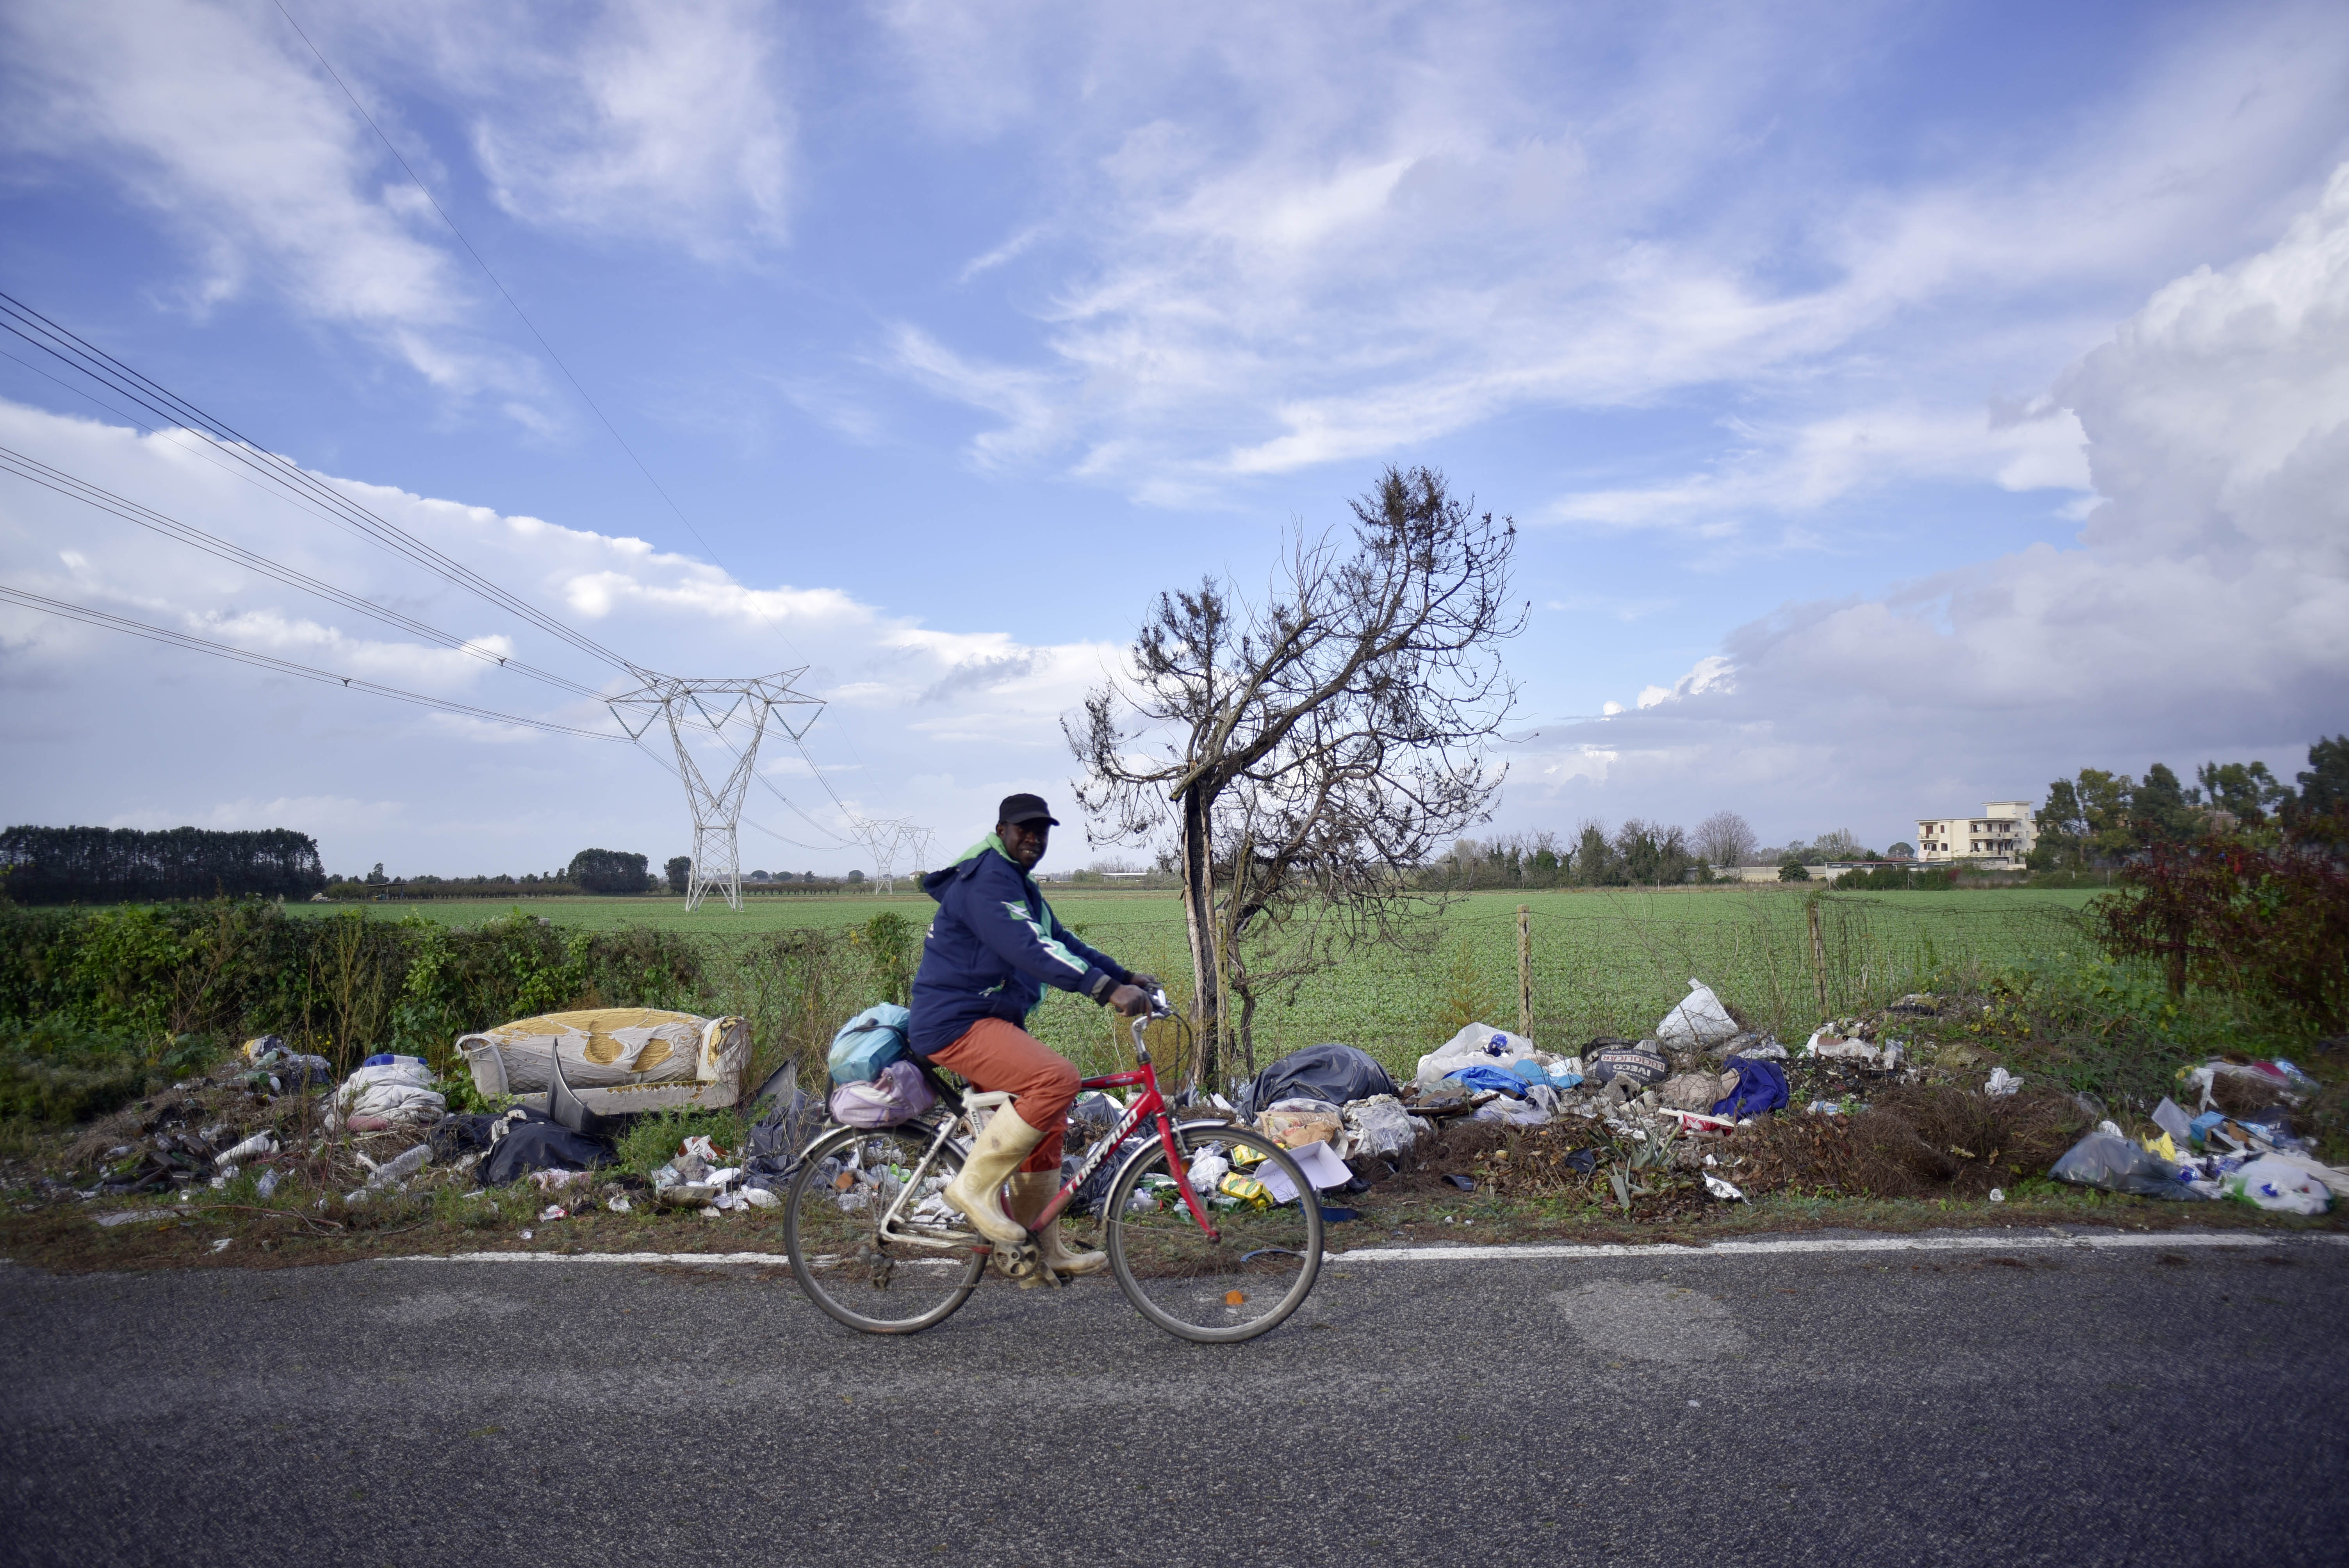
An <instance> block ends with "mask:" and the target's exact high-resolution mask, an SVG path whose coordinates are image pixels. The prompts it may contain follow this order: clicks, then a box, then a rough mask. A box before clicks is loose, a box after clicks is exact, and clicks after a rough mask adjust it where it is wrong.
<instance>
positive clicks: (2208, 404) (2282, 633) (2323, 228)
mask: <svg viewBox="0 0 2349 1568" xmlns="http://www.w3.org/2000/svg"><path fill="white" fill-rule="evenodd" d="M2054 401H2055V402H2056V403H2057V404H2059V405H2060V406H2062V407H2064V408H2067V409H2069V410H2070V411H2071V413H2072V414H2073V415H2074V416H2075V418H2077V420H2078V422H2079V427H2080V428H2081V430H2082V431H2083V432H2084V434H2085V438H2086V450H2087V459H2088V464H2089V468H2090V470H2091V472H2092V474H2093V476H2094V478H2095V484H2096V487H2097V489H2098V490H2099V491H2100V492H2101V495H2102V496H2103V498H2104V499H2103V501H2102V504H2100V505H2099V506H2098V507H2097V508H2096V509H2095V511H2093V512H2092V513H2090V514H2089V516H2088V519H2087V523H2086V527H2085V531H2084V532H2083V534H2082V537H2081V542H2080V545H2079V547H2078V548H2075V549H2057V548H2054V547H2053V546H2048V545H2037V546H2033V547H2032V548H2031V549H2028V550H2025V551H2023V552H2019V553H2016V554H2013V555H2008V556H2003V557H2001V558H1998V559H1996V560H1993V561H1989V562H1982V563H1981V564H1980V565H1977V566H1972V567H1968V568H1965V569H1962V570H1958V571H1952V572H1949V573H1941V574H1939V575H1937V576H1933V577H1930V578H1927V579H1924V580H1922V581H1920V582H1917V583H1911V584H1909V585H1907V586H1906V587H1904V588H1903V589H1901V590H1900V591H1899V592H1898V593H1892V594H1889V595H1887V596H1884V597H1881V598H1877V599H1868V600H1857V601H1849V602H1843V603H1816V604H1798V605H1792V606H1789V607H1787V608H1786V609H1785V611H1783V612H1781V613H1780V614H1776V615H1775V616H1773V617H1771V618H1769V619H1768V620H1766V621H1761V622H1756V623H1754V624H1750V625H1747V626H1744V627H1742V628H1740V629H1739V630H1737V631H1736V632H1734V633H1733V634H1731V636H1730V637H1729V638H1728V639H1727V640H1726V644H1725V646H1724V650H1723V655H1720V656H1719V657H1717V658H1715V659H1712V660H1708V661H1707V662H1706V664H1705V665H1700V666H1699V668H1698V670H1696V671H1692V672H1691V675H1690V676H1688V677H1684V678H1683V680H1682V682H1681V683H1679V685H1678V686H1676V687H1675V688H1674V689H1673V690H1671V692H1670V693H1669V694H1663V695H1657V693H1659V692H1660V691H1661V688H1651V693H1650V694H1646V695H1643V696H1642V697H1641V699H1640V711H1638V712H1636V713H1630V714H1625V713H1622V712H1621V711H1620V710H1619V709H1615V710H1612V712H1611V717H1609V718H1607V719H1604V720H1602V721H1599V723H1597V724H1592V725H1587V726H1581V727H1568V728H1566V729H1563V730H1560V731H1557V732H1555V733H1556V734H1557V735H1558V736H1559V737H1560V738H1561V739H1562V741H1563V742H1564V743H1565V744H1566V745H1568V747H1572V746H1574V745H1576V744H1580V745H1585V746H1588V745H1592V744H1600V743H1604V744H1607V745H1609V746H1611V747H1612V748H1614V749H1615V750H1616V751H1617V752H1618V754H1619V758H1620V761H1619V766H1618V768H1617V769H1616V770H1615V771H1614V773H1613V774H1612V775H1611V776H1610V777H1609V779H1608V782H1607V789H1608V791H1609V794H1610V795H1611V797H1612V798H1614V799H1619V800H1623V801H1627V802H1632V801H1637V800H1639V799H1640V798H1641V796H1642V792H1646V796H1647V799H1649V801H1650V802H1651V809H1652V802H1653V801H1654V799H1656V797H1657V796H1658V795H1662V796H1664V797H1666V798H1668V799H1671V800H1672V801H1673V802H1674V804H1675V806H1676V808H1677V809H1680V810H1685V811H1687V812H1690V813H1693V814H1700V815H1701V814H1702V811H1703V810H1710V809H1711V806H1709V805H1708V804H1706V802H1708V801H1712V802H1713V803H1716V804H1717V803H1723V801H1724V800H1728V799H1745V800H1746V801H1747V802H1748V803H1749V806H1750V805H1751V803H1752V802H1753V801H1754V800H1756V799H1760V800H1764V801H1767V802H1769V803H1770V806H1771V810H1769V811H1767V812H1764V811H1762V810H1755V815H1756V816H1757V818H1759V819H1763V820H1775V821H1777V822H1779V823H1780V826H1779V827H1775V828H1770V827H1765V828H1764V836H1765V837H1768V836H1775V835H1778V834H1781V833H1784V832H1789V831H1794V832H1800V831H1808V830H1817V829H1818V828H1819V827H1821V826H1823V825H1825V821H1826V816H1825V815H1822V813H1826V815H1836V816H1837V818H1838V820H1840V817H1841V815H1842V814H1843V812H1844V811H1845V809H1846V808H1845V806H1844V805H1842V804H1836V803H1837V802H1846V803H1848V802H1853V801H1860V802H1868V803H1872V808H1873V810H1875V812H1876V819H1877V820H1878V827H1877V828H1876V829H1874V830H1868V831H1873V832H1875V833H1876V834H1877V835H1878V837H1884V836H1887V835H1889V834H1890V833H1891V830H1892V828H1893V827H1895V826H1898V825H1899V821H1900V818H1901V814H1902V813H1903V812H1905V811H1908V810H1912V809H1916V810H1938V809H1940V808H1938V807H1930V806H1915V805H1914V804H1913V803H1914V802H1917V801H1920V800H1929V799H1940V800H1944V801H1946V800H1963V799H1999V798H2004V797H2009V796H2013V795H2017V794H2023V795H2035V793H2036V792H2037V791H2039V790H2040V789H2043V788H2044V783H2045V781H2046V779H2050V778H2053V777H2055V776H2057V775H2060V774H2068V773H2070V772H2073V771H2075V770H2076V769H2079V768H2082V767H2110V768H2118V769H2127V770H2129V771H2141V770H2142V769H2144V768H2145V767H2146V766H2147V764H2149V763H2150V762H2152V761H2154V760H2157V759H2166V760H2168V761H2169V762H2170V763H2171V764H2172V765H2173V766H2178V767H2181V768H2182V767H2185V766H2188V765H2190V764H2192V763H2195V762H2199V761H2200V760H2202V759H2204V758H2206V757H2213V756H2234V757H2242V756H2249V755H2263V756H2265V758H2267V760H2269V761H2270V762H2271V765H2277V766H2279V767H2280V769H2282V770H2284V771H2287V772H2289V771H2290V769H2292V768H2293V767H2296V766H2297V765H2298V761H2299V758H2300V755H2301V748H2303V747H2305V746H2306V745H2307V744H2308V742H2310V741H2311V740H2313V739H2315V738H2317V737H2318V736H2320V735H2323V734H2327V733H2331V732H2333V731H2335V730H2338V729H2340V728H2342V727H2344V717H2349V716H2344V709H2343V707H2342V700H2341V694H2342V692H2343V691H2344V690H2349V165H2344V166H2343V167H2342V169H2341V170H2339V171H2338V172H2336V173H2335V175H2334V176H2333V180H2332V181H2331V183H2330V185H2329V187H2328V188H2327V190H2326V191H2325V193H2324V195H2323V198H2322V200H2321V201H2319V202H2318V203H2317V204H2316V205H2315V206H2314V207H2313V209H2312V210H2310V211H2307V212H2305V213H2303V214H2302V215H2301V216H2300V217H2299V218H2298V219H2296V220H2295V221H2293V222H2292V223H2291V225H2290V226H2289V229H2288V230H2287V232H2285V233H2284V235H2283V237H2282V239H2281V240H2279V241H2278V242H2276V243H2275V244H2274V245H2272V246H2271V247H2270V248H2269V249H2267V250H2266V251H2264V252H2261V253H2259V254H2256V255H2254V256H2251V258H2249V259H2247V260H2245V261H2243V262H2241V263H2239V264H2236V265H2233V266H2230V267H2227V268H2224V269H2222V270H2213V269H2209V268H2201V269H2198V270H2197V271H2195V272H2194V273H2190V274H2189V275H2187V276H2185V277H2182V278H2180V279H2178V281H2177V282H2175V283H2173V284H2169V285H2168V286H2167V287H2165V288H2163V289H2162V290H2160V291H2159V292H2158V294H2155V295H2154V296H2153V298H2152V299H2151V300H2150V301H2149V302H2148V303H2147V304H2146V306H2145V308H2144V309H2143V310H2141V311H2140V312H2139V313H2138V314H2137V315H2136V316H2135V317H2133V318H2132V319H2131V320H2129V321H2128V322H2127V323H2126V324H2124V325H2122V326H2121V327H2120V328H2119V329H2118V330H2117V331H2116V332H2115V333H2114V334H2113V335H2112V336H2111V338H2110V339H2109V341H2107V342H2106V343H2105V344H2104V345H2102V346H2099V347H2097V348H2096V349H2095V350H2094V351H2093V352H2091V353H2090V354H2088V355H2086V356H2085V357H2084V358H2082V359H2081V360H2080V361H2079V362H2078V364H2077V365H2075V366H2074V367H2073V368H2072V369H2071V370H2070V371H2069V372H2067V373H2066V374H2065V375H2064V377H2061V379H2060V380H2059V381H2058V382H2057V384H2056V386H2055V388H2054ZM1651 696H1654V700H1652V701H1651V700H1650V697H1651ZM1521 804H1523V805H1525V806H1528V807H1530V806H1531V805H1532V804H1533V802H1532V801H1531V800H1527V801H1525V802H1522V803H1521ZM1625 809H1627V810H1637V809H1638V807H1637V806H1636V805H1627V806H1626V807H1625ZM1863 836H1867V835H1866V833H1863ZM1894 836H1897V835H1894Z"/></svg>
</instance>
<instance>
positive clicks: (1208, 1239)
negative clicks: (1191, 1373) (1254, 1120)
mask: <svg viewBox="0 0 2349 1568" xmlns="http://www.w3.org/2000/svg"><path fill="white" fill-rule="evenodd" d="M1174 1138H1175V1146H1176V1148H1177V1149H1178V1150H1181V1153H1182V1158H1183V1168H1182V1169H1180V1170H1175V1171H1169V1170H1168V1169H1167V1163H1166V1146H1165V1145H1164V1143H1163V1142H1162V1143H1157V1144H1154V1145H1153V1146H1152V1148H1151V1149H1150V1150H1149V1152H1148V1153H1147V1154H1145V1155H1143V1157H1142V1158H1141V1159H1139V1160H1136V1161H1134V1162H1133V1165H1131V1166H1129V1167H1128V1168H1127V1169H1126V1170H1125V1171H1123V1172H1122V1173H1121V1174H1120V1175H1119V1177H1118V1179H1117V1181H1116V1182H1115V1183H1114V1184H1113V1185H1112V1187H1111V1188H1110V1191H1109V1196H1108V1198H1107V1199H1106V1200H1105V1201H1104V1202H1103V1208H1104V1210H1105V1212H1104V1214H1103V1217H1102V1230H1103V1231H1104V1232H1105V1233H1107V1239H1108V1252H1109V1266H1110V1268H1111V1270H1112V1272H1113V1273H1114V1274H1116V1276H1117V1283H1118V1286H1119V1288H1120V1289H1122V1290H1123V1291H1124V1292H1125V1295H1126V1298H1127V1299H1128V1300H1129V1301H1131V1302H1133V1305H1134V1308H1135V1310H1136V1311H1138V1312H1140V1313H1141V1314H1142V1315H1143V1316H1144V1317H1146V1318H1148V1319H1149V1320H1150V1321H1151V1322H1153V1323H1154V1324H1156V1325H1157V1326H1159V1327H1161V1328H1163V1329H1164V1330H1166V1332H1167V1333H1169V1334H1173V1335H1176V1336H1180V1337H1182V1338H1184V1339H1191V1340H1196V1341H1199V1342H1200V1343H1202V1344H1209V1345H1226V1344H1230V1343H1232V1342H1234V1341H1237V1340H1241V1339H1253V1338H1255V1337H1256V1336H1257V1335H1259V1334H1262V1333H1264V1332H1265V1331H1266V1330H1267V1329H1268V1328H1271V1327H1274V1326H1277V1325H1278V1324H1279V1323H1280V1322H1281V1320H1282V1319H1284V1318H1286V1317H1287V1316H1288V1315H1289V1314H1290V1313H1292V1312H1295V1311H1296V1310H1297V1309H1298V1307H1299V1306H1300V1305H1303V1304H1304V1301H1305V1298H1306V1296H1307V1295H1309V1294H1311V1292H1312V1289H1313V1282H1314V1280H1315V1279H1316V1278H1318V1277H1319V1274H1320V1272H1321V1202H1320V1196H1319V1194H1318V1193H1316V1192H1315V1191H1313V1185H1312V1183H1311V1182H1309V1181H1307V1180H1306V1179H1305V1173H1304V1172H1303V1171H1299V1169H1298V1168H1297V1162H1296V1161H1293V1160H1291V1159H1290V1158H1289V1157H1288V1150H1285V1149H1283V1148H1281V1147H1280V1146H1279V1145H1278V1144H1277V1143H1275V1142H1273V1140H1271V1139H1269V1138H1267V1137H1266V1136H1264V1135H1263V1134H1262V1133H1260V1132H1250V1131H1248V1130H1246V1129H1245V1128H1237V1127H1226V1126H1222V1125H1219V1124H1212V1123H1210V1124H1202V1125H1195V1126H1192V1127H1187V1128H1177V1129H1176V1130H1175V1133H1174ZM1205 1156H1220V1157H1221V1158H1222V1159H1223V1160H1224V1161H1226V1162H1227V1163H1228V1164H1229V1166H1230V1167H1231V1169H1232V1171H1235V1172H1237V1174H1239V1175H1241V1176H1243V1177H1246V1178H1247V1179H1248V1180H1249V1181H1252V1182H1254V1183H1255V1184H1256V1185H1257V1187H1260V1188H1263V1189H1269V1191H1254V1192H1250V1191H1248V1189H1247V1186H1246V1185H1245V1184H1241V1183H1235V1184H1234V1185H1237V1186H1240V1187H1241V1191H1242V1192H1243V1193H1245V1194H1247V1195H1244V1196H1238V1197H1235V1196H1234V1195H1232V1194H1231V1193H1230V1192H1228V1191H1217V1190H1216V1188H1215V1186H1214V1184H1212V1183H1209V1184H1207V1185H1208V1191H1206V1192H1203V1193H1202V1194H1201V1200H1200V1201H1201V1203H1202V1206H1204V1207H1206V1210H1207V1218H1208V1219H1209V1220H1210V1221H1211V1222H1214V1224H1215V1227H1216V1234H1215V1235H1213V1236H1210V1235H1208V1234H1207V1233H1206V1232H1205V1231H1203V1230H1201V1229H1200V1228H1199V1222H1197V1221H1196V1220H1195V1219H1193V1218H1192V1216H1191V1207H1190V1205H1189V1204H1188V1203H1186V1202H1184V1201H1183V1194H1182V1192H1181V1191H1179V1190H1177V1189H1176V1188H1175V1186H1174V1182H1176V1181H1184V1180H1185V1179H1186V1178H1187V1177H1188V1175H1189V1172H1190V1171H1191V1170H1192V1169H1193V1168H1194V1167H1195V1166H1196V1165H1197V1164H1198V1162H1199V1161H1200V1160H1201V1159H1202V1157H1205ZM1209 1169H1212V1166H1211V1167H1209ZM1202 1174H1203V1176H1204V1175H1205V1171H1203V1172H1202ZM1277 1191H1287V1192H1288V1193H1289V1194H1290V1196H1289V1198H1288V1201H1287V1202H1279V1201H1276V1200H1275V1199H1274V1197H1273V1196H1272V1193H1273V1192H1277Z"/></svg>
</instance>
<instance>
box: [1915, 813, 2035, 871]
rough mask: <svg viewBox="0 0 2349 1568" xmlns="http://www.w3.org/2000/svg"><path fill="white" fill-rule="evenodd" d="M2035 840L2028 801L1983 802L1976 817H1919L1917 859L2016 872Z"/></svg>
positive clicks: (2033, 823)
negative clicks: (1964, 863)
mask: <svg viewBox="0 0 2349 1568" xmlns="http://www.w3.org/2000/svg"><path fill="white" fill-rule="evenodd" d="M2038 839H2039V826H2038V823H2037V822H2036V821H2035V820H2033V816H2032V808H2031V802H2030V801H2028V800H1986V801H1984V802H1983V803H1982V814H1981V815H1980V816H1976V817H1920V818H1919V819H1918V820H1917V859H1918V861H1919V862H1920V864H1921V863H1924V862H1928V861H1972V862H1973V863H1974V864H1976V865H1979V866H1982V867H1983V868H1984V869H1985V870H1991V871H2019V870H2021V869H2022V866H2023V856H2025V855H2027V854H2029V853H2030V852H2031V846H2032V845H2033V843H2035V842H2037V841H2038Z"/></svg>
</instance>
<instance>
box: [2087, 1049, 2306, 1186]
mask: <svg viewBox="0 0 2349 1568" xmlns="http://www.w3.org/2000/svg"><path fill="white" fill-rule="evenodd" d="M2178 1079H2179V1082H2180V1084H2181V1086H2182V1088H2181V1092H2186V1093H2189V1094H2198V1093H2199V1098H2200V1104H2201V1110H2200V1112H2199V1114H2189V1113H2188V1111H2187V1110H2186V1109H2185V1108H2184V1107H2182V1106H2180V1105H2179V1104H2178V1102H2177V1101H2176V1100H2174V1099H2169V1098H2168V1097H2167V1096H2165V1097H2164V1098H2163V1099H2162V1101H2161V1103H2160V1104H2159V1105H2158V1106H2156V1107H2154V1109H2153V1117H2152V1121H2153V1129H2154V1130H2153V1131H2151V1132H2150V1133H2146V1134H2142V1135H2140V1136H2138V1137H2137V1138H2134V1139H2132V1138H2131V1137H2129V1136H2128V1135H2127V1133H2125V1132H2123V1131H2122V1130H2121V1129H2120V1128H2119V1127H2118V1126H2117V1125H2116V1124H2115V1123H2114V1122H2112V1121H2109V1120H2107V1121H2106V1122H2104V1123H2102V1124H2101V1125H2100V1126H2099V1127H2098V1128H2097V1129H2096V1130H2095V1131H2093V1132H2091V1133H2089V1134H2088V1135H2087V1136H2086V1137H2085V1138H2083V1139H2082V1140H2080V1141H2079V1142H2078V1144H2076V1145H2075V1147H2074V1148H2072V1149H2071V1150H2069V1151H2068V1152H2066V1153H2065V1154H2064V1157H2063V1158H2062V1159H2061V1160H2058V1161H2056V1162H2055V1165H2054V1170H2053V1171H2051V1172H2050V1174H2052V1175H2053V1176H2054V1178H2055V1179H2056V1180H2057V1181H2069V1182H2073V1183H2075V1184H2076V1185H2079V1186H2083V1187H2095V1188H2100V1189H2102V1190H2104V1191H2111V1192H2131V1193H2135V1194H2137V1196H2139V1197H2145V1198H2168V1199H2176V1200H2187V1201H2192V1200H2209V1199H2227V1198H2231V1199H2234V1200H2236V1201H2238V1202H2244V1203H2249V1204H2251V1205H2252V1206H2253V1207H2254V1208H2260V1209H2267V1210H2271V1211H2274V1212H2281V1213H2287V1214H2322V1213H2324V1212H2327V1211H2328V1210H2330V1209H2331V1208H2332V1207H2333V1199H2334V1198H2336V1197H2349V1171H2340V1170H2337V1169H2335V1168H2334V1167H2333V1166H2330V1165H2326V1164H2324V1163H2323V1162H2322V1161H2318V1160H2317V1159H2316V1158H2315V1157H2314V1156H2313V1154H2312V1153H2311V1152H2310V1151H2309V1144H2308V1142H2307V1140H2304V1139H2302V1138H2301V1137H2300V1136H2299V1135H2298V1134H2297V1132H2296V1131H2295V1129H2294V1125H2293V1122H2292V1111H2293V1110H2294V1109H2296V1108H2298V1107H2300V1106H2301V1105H2302V1104H2304V1103H2306V1101H2307V1100H2308V1099H2309V1098H2310V1097H2311V1096H2313V1094H2314V1093H2315V1092H2316V1088H2317V1085H2316V1081H2315V1080H2314V1079H2313V1078H2310V1077H2309V1076H2308V1075H2307V1074H2306V1073H2303V1072H2302V1071H2301V1070H2300V1069H2299V1068H2296V1067H2294V1066H2292V1063H2290V1062H2288V1061H2284V1060H2282V1058H2280V1057H2279V1058H2277V1059H2276V1060H2273V1061H2265V1062H2257V1061H2246V1062H2235V1061H2228V1060H2224V1059H2220V1058H2214V1059H2212V1060H2209V1061H2207V1062H2204V1063H2203V1064H2202V1065H2201V1066H2199V1067H2196V1068H2186V1069H2185V1070H2183V1071H2182V1072H2180V1073H2179V1074H2178Z"/></svg>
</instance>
